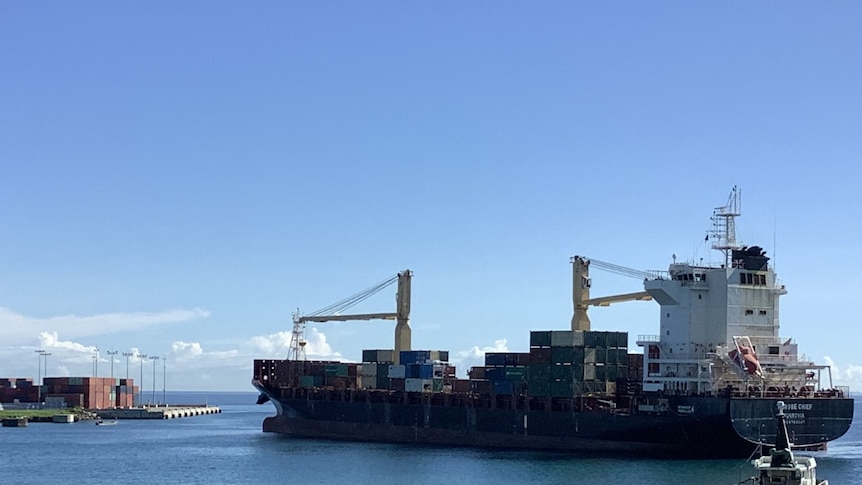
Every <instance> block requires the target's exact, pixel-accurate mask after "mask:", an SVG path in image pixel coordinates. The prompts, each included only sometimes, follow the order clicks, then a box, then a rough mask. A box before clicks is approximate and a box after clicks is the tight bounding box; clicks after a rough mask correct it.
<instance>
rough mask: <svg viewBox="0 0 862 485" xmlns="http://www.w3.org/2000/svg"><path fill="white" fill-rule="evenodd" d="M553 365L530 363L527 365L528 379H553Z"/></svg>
mask: <svg viewBox="0 0 862 485" xmlns="http://www.w3.org/2000/svg"><path fill="white" fill-rule="evenodd" d="M551 367H553V366H552V365H550V364H530V365H529V366H528V367H527V380H528V381H529V382H534V381H546V382H547V381H549V380H551Z"/></svg>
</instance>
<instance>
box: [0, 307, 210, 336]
mask: <svg viewBox="0 0 862 485" xmlns="http://www.w3.org/2000/svg"><path fill="white" fill-rule="evenodd" d="M209 315H210V312H208V311H205V310H201V309H200V308H195V309H192V310H167V311H164V312H133V313H103V314H99V315H90V316H78V315H63V316H58V317H49V318H35V317H28V316H26V315H22V314H20V313H17V312H14V311H12V310H10V309H8V308H5V307H0V334H2V335H3V338H4V340H5V341H6V342H16V341H17V342H22V343H23V342H27V341H30V339H32V338H33V337H35V336H36V335H37V333H39V334H40V337H39V338H40V340H41V339H42V336H41V333H47V334H48V335H49V337H48V338H50V335H57V334H60V333H62V334H63V335H66V336H68V337H71V338H80V337H86V336H92V335H104V334H110V333H117V332H122V331H128V330H141V329H144V328H147V327H152V326H156V325H164V324H169V323H178V322H187V321H190V320H197V319H200V318H207V317H208V316H209Z"/></svg>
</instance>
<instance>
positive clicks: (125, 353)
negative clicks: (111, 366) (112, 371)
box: [123, 352, 135, 379]
mask: <svg viewBox="0 0 862 485" xmlns="http://www.w3.org/2000/svg"><path fill="white" fill-rule="evenodd" d="M133 355H135V353H134V352H123V357H125V358H126V379H128V378H129V357H131V356H133Z"/></svg>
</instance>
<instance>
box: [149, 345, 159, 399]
mask: <svg viewBox="0 0 862 485" xmlns="http://www.w3.org/2000/svg"><path fill="white" fill-rule="evenodd" d="M150 360H152V361H153V404H155V403H156V361H157V360H159V356H158V355H151V356H150Z"/></svg>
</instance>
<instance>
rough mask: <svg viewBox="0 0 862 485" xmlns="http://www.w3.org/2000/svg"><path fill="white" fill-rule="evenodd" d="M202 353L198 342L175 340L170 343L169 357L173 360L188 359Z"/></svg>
mask: <svg viewBox="0 0 862 485" xmlns="http://www.w3.org/2000/svg"><path fill="white" fill-rule="evenodd" d="M203 353H204V350H203V348H201V344H200V343H198V342H183V341H176V342H174V343H173V344H171V357H173V359H175V360H179V361H183V360H189V359H192V358H194V357H197V356H199V355H201V354H203Z"/></svg>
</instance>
